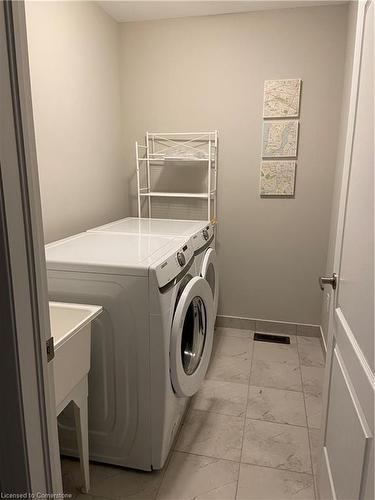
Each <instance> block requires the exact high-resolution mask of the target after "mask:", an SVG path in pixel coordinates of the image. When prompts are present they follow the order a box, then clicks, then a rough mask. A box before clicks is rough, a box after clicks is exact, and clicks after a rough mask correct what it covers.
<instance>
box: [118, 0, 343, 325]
mask: <svg viewBox="0 0 375 500" xmlns="http://www.w3.org/2000/svg"><path fill="white" fill-rule="evenodd" d="M346 24H347V5H339V6H328V7H313V8H300V9H287V10H277V11H265V12H253V13H246V14H234V15H222V16H207V17H195V18H185V19H171V20H163V21H150V22H140V23H126V24H123V25H122V48H121V57H122V61H121V62H122V91H123V120H124V145H125V154H126V163H127V170H128V172H129V179H128V180H129V184H130V186H131V196H132V201H133V203H132V207H133V208H132V211H133V214H135V213H136V212H135V203H134V197H135V183H134V176H133V175H132V174H131V173H130V172H133V171H134V142H135V140H139V139H142V137H143V135H144V132H145V131H146V130H149V131H157V132H161V131H163V130H164V131H165V129H168V131H186V130H193V131H194V130H211V129H218V130H219V133H220V154H219V169H220V174H219V192H218V220H219V226H218V252H219V260H220V271H221V283H222V289H221V301H220V306H219V313H220V314H224V315H233V316H241V317H251V318H263V319H269V320H281V321H292V322H301V323H311V324H319V323H320V315H321V304H322V294H321V292H320V290H319V288H318V285H317V279H318V276H319V275H321V274H322V273H323V272H324V269H325V264H326V257H327V247H328V234H329V214H330V207H331V198H332V187H333V176H334V170H335V162H336V148H337V138H338V128H339V117H340V107H341V94H342V81H343V73H344V57H345V40H346ZM274 78H302V80H303V90H302V106H301V118H300V122H301V129H300V143H299V157H298V166H297V184H296V196H295V199H261V198H260V197H259V194H258V189H259V188H258V186H259V167H260V151H261V128H262V96H263V83H264V80H265V79H274ZM197 176H198V182H200V178H199V175H197ZM175 208H177V209H178V210H174V211H170V212H169V213H168V211H167V210H164V213H165V214H167V215H169V216H173V215H174V216H175V217H182V216H183V213H184V206H183V205H179V206H176V207H175ZM159 211H160V212H161V213H163V209H162V208H160V207H159ZM187 215H188V216H192V215H193V214H192V213H188V214H187Z"/></svg>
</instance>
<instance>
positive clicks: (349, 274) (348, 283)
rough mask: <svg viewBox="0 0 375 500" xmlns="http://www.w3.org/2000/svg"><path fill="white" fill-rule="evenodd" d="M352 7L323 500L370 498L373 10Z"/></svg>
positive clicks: (320, 477) (327, 373)
mask: <svg viewBox="0 0 375 500" xmlns="http://www.w3.org/2000/svg"><path fill="white" fill-rule="evenodd" d="M357 8H358V14H357V27H356V39H355V49H354V63H353V76H352V85H351V97H350V105H349V106H350V107H349V118H348V126H347V138H346V147H345V157H344V165H343V179H342V186H341V195H340V206H339V220H338V228H337V234H336V245H335V257H334V269H333V271H334V272H335V273H337V275H338V276H337V280H336V284H337V286H336V289H335V290H334V291H333V294H332V299H331V311H330V323H329V331H328V345H327V364H326V371H325V381H324V392H323V408H324V410H323V417H322V443H321V444H322V447H321V457H320V458H321V460H320V470H319V474H318V490H319V495H320V499H321V500H323V499H338V500H357V499H366V500H373V498H374V443H373V435H374V387H375V386H374V65H373V64H374V3H373V1H372V2H359V3H358V7H357ZM324 281H325V282H326V285H325V286H329V283H327V281H328V280H327V279H325V280H324ZM332 284H333V283H332Z"/></svg>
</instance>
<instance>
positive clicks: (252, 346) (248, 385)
mask: <svg viewBox="0 0 375 500" xmlns="http://www.w3.org/2000/svg"><path fill="white" fill-rule="evenodd" d="M250 346H251V359H250V369H249V379H248V384H247V395H246V407H245V418H244V422H243V428H242V441H241V452H240V462H239V467H238V475H237V485H236V494H235V497H234V498H235V500H237V497H238V485H239V483H240V473H241V463H242V451H243V444H244V440H245V427H246V416H247V407H248V404H249V394H250V381H251V370H252V367H253V358H254V332H251V334H250V336H249V347H250Z"/></svg>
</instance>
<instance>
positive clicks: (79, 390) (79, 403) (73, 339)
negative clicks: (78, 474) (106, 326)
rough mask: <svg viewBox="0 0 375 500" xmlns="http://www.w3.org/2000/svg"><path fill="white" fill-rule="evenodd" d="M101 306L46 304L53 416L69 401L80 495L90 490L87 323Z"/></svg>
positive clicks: (88, 330) (88, 327)
mask: <svg viewBox="0 0 375 500" xmlns="http://www.w3.org/2000/svg"><path fill="white" fill-rule="evenodd" d="M102 310H103V308H102V307H101V306H91V305H85V304H68V303H64V302H50V303H49V314H50V322H51V335H52V337H53V343H54V351H55V357H54V358H53V372H54V383H55V399H56V416H58V415H59V414H60V413H61V412H62V411H63V409H64V408H65V407H66V406H67V405H68V404H69V403H70V401H73V403H74V419H75V425H76V432H77V442H78V451H79V455H80V461H81V471H82V477H83V491H84V492H88V491H89V488H90V476H89V449H88V428H87V396H88V383H87V377H88V373H89V371H90V353H91V322H92V321H93V320H94V319H95V318H96V317H97V316H98V315H99V314H100V313H101V312H102Z"/></svg>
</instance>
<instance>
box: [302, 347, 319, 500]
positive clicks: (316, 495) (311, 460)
mask: <svg viewBox="0 0 375 500" xmlns="http://www.w3.org/2000/svg"><path fill="white" fill-rule="evenodd" d="M297 351H298V358H299V361H300V370H299V371H300V377H301V386H302V394H303V404H304V407H305V417H306V424H307V442H308V447H309V453H310V465H311V473H312V476H313V488H314V497H315V499H317V498H318V494H317V491H316V489H315V481H314V467H313V458H312V452H311V443H310V432H309V426H308V422H309V421H308V416H307V409H306V396H305V391H304V384H303V377H302V370H301V356H300V351H299V347H298V342H297Z"/></svg>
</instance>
